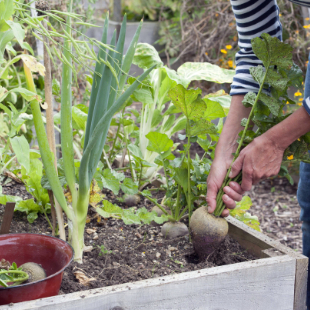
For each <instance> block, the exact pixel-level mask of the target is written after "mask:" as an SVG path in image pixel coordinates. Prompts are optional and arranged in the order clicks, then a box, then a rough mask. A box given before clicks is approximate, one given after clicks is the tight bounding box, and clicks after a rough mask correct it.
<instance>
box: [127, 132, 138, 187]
mask: <svg viewBox="0 0 310 310" xmlns="http://www.w3.org/2000/svg"><path fill="white" fill-rule="evenodd" d="M125 144H126V150H127V154H128V160H129V167H130V173H131V178H132V181H133V182H135V181H136V178H135V174H134V170H133V168H132V162H131V157H130V152H129V150H128V147H127V139H126V138H125Z"/></svg>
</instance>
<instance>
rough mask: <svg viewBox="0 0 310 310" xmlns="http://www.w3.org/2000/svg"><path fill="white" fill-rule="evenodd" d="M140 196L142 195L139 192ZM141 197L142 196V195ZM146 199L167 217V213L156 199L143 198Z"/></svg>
mask: <svg viewBox="0 0 310 310" xmlns="http://www.w3.org/2000/svg"><path fill="white" fill-rule="evenodd" d="M139 194H140V195H142V193H141V192H139ZM142 196H143V195H142ZM143 197H145V198H146V199H148V200H149V201H151V202H153V203H154V204H155V205H156V206H157V207H158V208H159V209H160V210H161V211H163V212H164V213H165V214H166V215H169V213H168V212H167V211H166V210H165V209H164V208H163V207H162V206H161V205H160V204H159V203H158V202H157V201H156V199H153V198H151V197H149V196H143Z"/></svg>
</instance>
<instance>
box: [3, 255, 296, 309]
mask: <svg viewBox="0 0 310 310" xmlns="http://www.w3.org/2000/svg"><path fill="white" fill-rule="evenodd" d="M288 262H292V263H293V264H294V268H295V264H296V263H295V262H296V260H295V259H294V258H292V257H290V256H289V255H283V256H277V257H271V258H265V259H258V260H255V261H248V262H242V263H237V264H233V265H225V266H219V267H213V268H206V269H201V270H197V271H190V272H185V273H180V274H175V275H169V276H164V277H159V278H154V279H147V280H142V281H137V282H133V283H125V284H120V285H114V286H110V287H103V288H98V289H91V290H87V291H81V292H76V293H71V294H66V295H58V296H54V297H48V298H43V299H38V300H33V301H27V302H22V303H16V304H13V305H5V306H0V310H12V309H14V310H30V309H32V310H39V309H42V310H43V309H44V308H45V307H48V306H53V309H62V307H61V305H62V304H65V303H70V302H76V301H78V300H83V302H85V301H87V299H91V298H98V296H100V295H108V294H111V295H113V294H117V293H120V292H126V291H128V290H139V289H140V288H143V287H157V286H162V285H169V284H171V283H173V282H174V283H177V282H184V281H186V280H194V279H198V278H204V277H208V276H214V275H218V274H221V273H229V272H238V271H241V270H244V269H255V268H257V267H264V266H272V265H276V264H279V263H288ZM294 310H295V309H294Z"/></svg>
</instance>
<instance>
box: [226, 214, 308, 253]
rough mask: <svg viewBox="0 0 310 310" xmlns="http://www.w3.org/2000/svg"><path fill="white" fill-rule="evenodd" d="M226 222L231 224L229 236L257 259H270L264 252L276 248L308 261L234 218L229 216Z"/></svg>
mask: <svg viewBox="0 0 310 310" xmlns="http://www.w3.org/2000/svg"><path fill="white" fill-rule="evenodd" d="M226 220H227V222H228V224H229V231H228V233H229V235H230V236H231V237H232V238H233V239H235V240H237V241H238V242H239V243H240V245H241V246H243V247H244V248H246V249H247V250H248V251H249V252H250V253H252V254H253V255H255V256H257V257H260V258H264V257H269V255H268V254H266V253H264V252H262V251H264V250H267V249H270V248H275V249H277V250H278V251H280V252H282V253H283V254H286V255H289V256H291V257H294V258H295V259H297V258H299V259H307V257H306V256H304V255H302V254H300V253H297V252H295V251H294V250H293V249H291V248H289V247H287V246H285V245H283V244H281V243H280V242H279V241H276V240H273V239H272V238H270V237H268V236H266V235H264V234H263V233H261V232H259V231H256V230H254V229H253V228H251V227H249V226H247V225H246V224H244V223H243V222H241V221H239V220H237V219H235V218H233V217H232V216H228V217H227V218H226Z"/></svg>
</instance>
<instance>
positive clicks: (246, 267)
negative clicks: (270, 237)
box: [0, 255, 296, 310]
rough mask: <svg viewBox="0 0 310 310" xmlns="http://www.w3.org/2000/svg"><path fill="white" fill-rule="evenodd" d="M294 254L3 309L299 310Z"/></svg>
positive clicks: (46, 299)
mask: <svg viewBox="0 0 310 310" xmlns="http://www.w3.org/2000/svg"><path fill="white" fill-rule="evenodd" d="M295 269H296V260H295V259H294V258H292V257H290V256H288V255H284V256H278V257H272V258H266V259H260V260H256V261H250V262H244V263H238V264H234V265H226V266H221V267H215V268H208V269H203V270H200V271H192V272H187V273H183V274H176V275H173V276H166V277H161V278H155V279H149V280H144V281H139V282H135V283H128V284H122V285H117V286H111V287H106V288H101V289H93V290H89V291H84V292H79V293H72V294H68V295H61V296H57V297H50V298H45V299H42V300H35V301H30V302H24V303H19V304H15V305H14V306H2V307H0V310H12V309H14V310H30V309H32V310H39V309H40V310H41V309H42V310H56V309H57V310H71V309H74V310H85V309H92V310H112V309H114V310H115V309H118V310H121V309H122V310H142V309H143V310H145V309H147V310H293V309H294V308H293V307H294V282H295Z"/></svg>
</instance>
